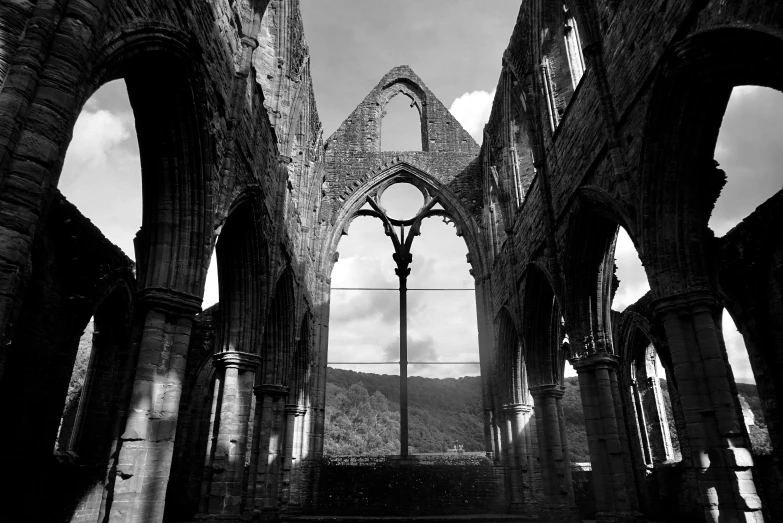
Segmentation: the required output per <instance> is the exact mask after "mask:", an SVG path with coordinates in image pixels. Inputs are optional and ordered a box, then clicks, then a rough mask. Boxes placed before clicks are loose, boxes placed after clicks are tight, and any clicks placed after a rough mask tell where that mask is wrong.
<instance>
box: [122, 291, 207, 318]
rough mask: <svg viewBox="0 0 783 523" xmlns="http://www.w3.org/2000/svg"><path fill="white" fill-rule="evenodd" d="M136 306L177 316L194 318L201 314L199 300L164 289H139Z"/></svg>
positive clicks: (179, 292) (184, 293) (186, 294)
mask: <svg viewBox="0 0 783 523" xmlns="http://www.w3.org/2000/svg"><path fill="white" fill-rule="evenodd" d="M136 304H137V306H142V307H146V308H148V309H158V310H161V311H163V312H165V313H168V314H175V315H178V316H195V315H196V314H197V313H199V312H201V298H199V297H197V296H193V295H192V294H188V293H186V292H182V291H178V290H176V289H167V288H165V287H147V288H146V289H141V290H140V291H139V292H137V293H136Z"/></svg>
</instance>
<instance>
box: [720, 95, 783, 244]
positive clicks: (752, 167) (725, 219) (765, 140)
mask: <svg viewBox="0 0 783 523" xmlns="http://www.w3.org/2000/svg"><path fill="white" fill-rule="evenodd" d="M781 121H783V93H781V92H779V91H776V90H774V89H769V88H766V87H757V86H748V85H745V86H738V87H735V88H734V89H733V90H732V92H731V98H730V99H729V103H728V105H727V106H726V112H725V113H724V116H723V123H722V124H721V127H720V133H719V134H718V141H717V143H716V145H715V160H716V161H717V162H718V164H719V166H720V168H721V169H723V171H724V172H725V173H726V185H725V186H724V187H723V189H722V190H721V194H720V197H719V198H718V200H717V202H716V203H715V210H714V211H713V212H712V216H710V221H709V227H710V229H712V230H713V232H714V233H715V235H716V236H723V235H724V234H726V233H727V232H728V231H729V230H730V229H732V228H733V227H735V226H736V225H737V224H739V223H740V222H741V221H742V220H743V219H745V217H746V216H748V215H750V214H751V213H753V211H755V209H756V207H758V206H759V205H760V204H762V203H763V202H765V201H766V200H767V199H768V198H770V197H771V196H772V195H773V194H775V193H777V192H778V191H780V190H781V188H782V187H783V178H782V177H781V176H780V165H781V164H783V148H781V147H780V136H781V133H783V127H781V123H780V122H781Z"/></svg>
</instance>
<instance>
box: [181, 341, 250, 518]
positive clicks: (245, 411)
mask: <svg viewBox="0 0 783 523" xmlns="http://www.w3.org/2000/svg"><path fill="white" fill-rule="evenodd" d="M214 359H215V367H217V369H218V372H219V373H221V374H222V375H223V380H222V390H221V392H220V410H219V417H218V419H217V423H216V425H217V426H216V427H215V429H216V430H215V431H214V432H213V439H212V446H213V448H212V449H211V452H210V454H211V466H212V470H211V474H210V475H209V479H210V480H211V481H210V484H209V485H207V486H206V488H205V490H206V491H207V492H209V495H208V502H207V510H206V513H202V514H199V515H198V516H196V519H199V520H202V521H239V519H240V516H241V512H240V502H241V500H242V485H243V483H244V476H245V456H246V453H247V440H248V437H247V436H248V424H249V423H248V422H249V417H250V405H251V402H252V396H251V395H252V393H253V382H254V381H255V373H256V370H257V369H258V366H259V364H260V363H261V358H260V357H259V356H258V355H256V354H250V353H246V352H236V351H228V352H220V353H218V354H215V355H214Z"/></svg>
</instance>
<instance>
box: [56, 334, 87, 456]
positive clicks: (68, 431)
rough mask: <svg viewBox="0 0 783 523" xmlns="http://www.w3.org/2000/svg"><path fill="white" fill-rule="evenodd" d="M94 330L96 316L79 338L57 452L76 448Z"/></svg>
mask: <svg viewBox="0 0 783 523" xmlns="http://www.w3.org/2000/svg"><path fill="white" fill-rule="evenodd" d="M93 332H94V318H91V319H90V322H89V323H88V324H87V326H86V327H85V328H84V333H82V336H81V338H79V349H78V351H77V352H76V361H74V364H73V371H72V372H71V379H70V380H69V382H68V393H67V395H66V397H65V406H64V407H63V413H62V416H61V418H60V428H59V429H58V430H57V439H56V440H55V444H54V450H55V451H56V452H68V451H72V450H74V449H75V444H76V440H77V438H78V432H79V420H80V418H81V415H82V410H83V408H82V401H81V399H82V398H83V397H85V396H86V390H87V387H86V386H87V385H89V383H87V373H88V371H89V368H90V362H91V361H92V353H93V343H92V336H93Z"/></svg>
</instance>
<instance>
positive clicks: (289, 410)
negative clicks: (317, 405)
mask: <svg viewBox="0 0 783 523" xmlns="http://www.w3.org/2000/svg"><path fill="white" fill-rule="evenodd" d="M285 413H286V414H293V415H294V416H304V415H305V414H307V407H305V406H304V405H296V404H291V403H288V404H286V406H285Z"/></svg>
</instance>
